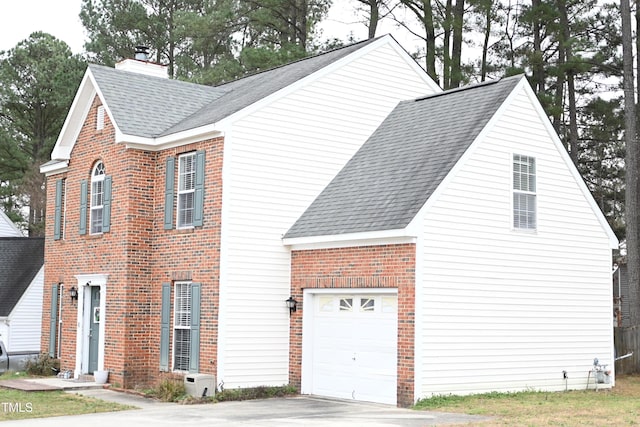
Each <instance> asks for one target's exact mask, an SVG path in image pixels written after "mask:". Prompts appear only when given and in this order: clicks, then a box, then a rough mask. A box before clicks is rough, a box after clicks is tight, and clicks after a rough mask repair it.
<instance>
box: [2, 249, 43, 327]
mask: <svg viewBox="0 0 640 427" xmlns="http://www.w3.org/2000/svg"><path fill="white" fill-rule="evenodd" d="M43 264H44V238H27V237H0V317H4V316H8V315H9V314H11V311H12V310H13V308H14V307H15V305H16V304H17V303H18V301H19V300H20V298H21V297H22V294H24V292H25V291H26V290H27V288H28V287H29V285H30V284H31V282H32V280H33V278H34V277H35V276H36V274H38V271H40V268H41V267H42V265H43Z"/></svg>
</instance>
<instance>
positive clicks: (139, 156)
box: [42, 97, 224, 387]
mask: <svg viewBox="0 0 640 427" xmlns="http://www.w3.org/2000/svg"><path fill="white" fill-rule="evenodd" d="M98 105H100V101H99V98H97V97H96V98H95V100H94V101H93V104H92V107H91V109H90V111H89V113H88V116H87V119H86V122H85V123H84V125H83V127H82V130H81V132H80V134H79V136H78V139H77V141H76V144H75V146H74V148H73V152H72V153H71V159H70V161H69V168H68V171H67V172H65V173H64V174H58V175H54V176H51V177H49V178H48V179H47V220H46V242H45V293H44V306H43V308H44V309H43V322H42V326H43V327H42V350H43V351H48V347H49V316H50V304H51V285H52V284H54V283H59V282H61V283H64V284H65V294H64V295H62V305H63V308H62V316H61V317H62V336H61V342H62V352H61V365H62V368H63V369H74V368H75V359H76V319H77V305H78V304H77V303H72V302H71V299H70V298H69V294H68V290H69V289H70V288H71V286H75V285H77V280H76V278H75V275H78V274H93V273H99V274H108V275H109V277H108V281H107V301H106V313H105V315H104V319H105V321H106V325H105V329H106V336H105V369H108V370H109V371H110V378H109V381H110V382H112V383H113V382H117V383H119V384H121V385H123V386H124V387H137V386H142V385H152V384H153V383H155V382H156V381H157V380H158V378H159V377H160V375H159V346H160V309H161V287H162V283H163V282H172V281H175V280H192V281H194V282H200V283H202V300H201V309H202V313H201V330H200V333H201V341H200V344H201V352H200V367H201V369H200V370H201V372H205V373H215V369H216V352H217V349H216V346H217V308H218V290H219V250H220V211H221V197H222V182H221V180H222V175H221V173H222V149H223V142H224V141H223V139H222V138H217V139H210V140H206V141H202V142H199V143H197V144H191V145H189V146H183V147H180V148H172V149H168V150H164V151H160V152H151V151H142V150H136V149H127V148H126V146H125V145H124V144H115V142H114V137H115V130H114V127H113V125H112V123H111V122H110V120H109V117H106V118H105V126H104V129H103V130H101V131H97V130H96V129H95V118H96V109H97V107H98ZM193 150H206V165H205V170H206V174H205V196H204V197H205V212H204V218H205V220H204V225H203V227H198V228H196V229H190V230H176V229H173V230H164V229H163V219H164V182H165V160H166V158H167V157H168V156H175V155H178V154H180V153H182V152H187V151H193ZM97 161H102V162H103V163H104V165H105V169H106V174H107V175H111V176H112V178H113V181H112V206H111V231H110V232H108V233H104V234H99V235H90V234H88V233H87V234H86V235H80V234H79V217H80V182H81V180H82V179H87V180H88V181H89V182H90V174H91V171H92V168H93V166H94V165H95V163H96V162H97ZM176 173H177V168H176ZM60 178H65V179H66V197H65V206H64V207H65V214H64V218H65V227H64V239H61V240H54V239H53V225H54V211H55V209H54V206H55V182H56V180H57V179H60ZM175 182H176V183H177V182H178V180H177V176H176V181H175ZM87 224H88V222H87Z"/></svg>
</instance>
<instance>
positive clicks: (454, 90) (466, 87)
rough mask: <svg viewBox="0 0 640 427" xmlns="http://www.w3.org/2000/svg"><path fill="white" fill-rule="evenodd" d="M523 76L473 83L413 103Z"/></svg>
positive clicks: (421, 98)
mask: <svg viewBox="0 0 640 427" xmlns="http://www.w3.org/2000/svg"><path fill="white" fill-rule="evenodd" d="M522 76H524V74H516V75H513V76H509V77H501V78H499V79H491V80H486V81H484V82H478V83H472V84H468V85H464V86H460V87H456V88H453V89H447V90H445V91H442V92H439V93H434V94H431V95H427V96H423V97H420V98H416V99H414V100H413V101H414V102H418V101H424V100H427V99H432V98H436V97H438V96H443V95H450V94H452V93H458V92H464V91H467V90H471V89H477V88H479V87H485V86H492V85H495V84H498V83H500V82H503V81H505V80H511V79H514V78H516V77H517V78H521V77H522Z"/></svg>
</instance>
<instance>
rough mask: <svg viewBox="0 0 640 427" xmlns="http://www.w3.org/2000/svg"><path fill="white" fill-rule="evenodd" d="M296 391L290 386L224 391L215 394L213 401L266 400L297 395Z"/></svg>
mask: <svg viewBox="0 0 640 427" xmlns="http://www.w3.org/2000/svg"><path fill="white" fill-rule="evenodd" d="M297 393H298V391H297V390H296V388H295V387H293V386H290V385H283V386H280V387H267V386H259V387H251V388H237V389H226V390H223V391H221V392H218V393H216V396H215V400H216V401H218V402H225V401H231V400H251V399H267V398H270V397H284V396H291V395H293V394H297Z"/></svg>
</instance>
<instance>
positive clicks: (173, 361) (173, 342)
mask: <svg viewBox="0 0 640 427" xmlns="http://www.w3.org/2000/svg"><path fill="white" fill-rule="evenodd" d="M182 285H189V288H188V289H189V292H188V293H187V295H188V296H189V318H190V317H191V311H192V307H193V305H192V304H193V301H191V287H190V285H191V282H190V281H181V282H174V283H173V289H172V291H173V298H172V301H173V310H172V311H171V314H172V316H171V317H172V318H171V332H172V333H171V369H172V370H173V371H174V372H188V371H189V370H188V369H186V370H183V369H176V330H177V329H183V330H184V329H188V330H191V322H189V325H187V326H184V325H176V311H177V308H178V307H177V304H176V298H177V297H178V293H177V292H176V289H177V287H178V286H182ZM189 339H190V340H191V337H189ZM189 359H191V350H190V349H189ZM187 365H188V364H187Z"/></svg>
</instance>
